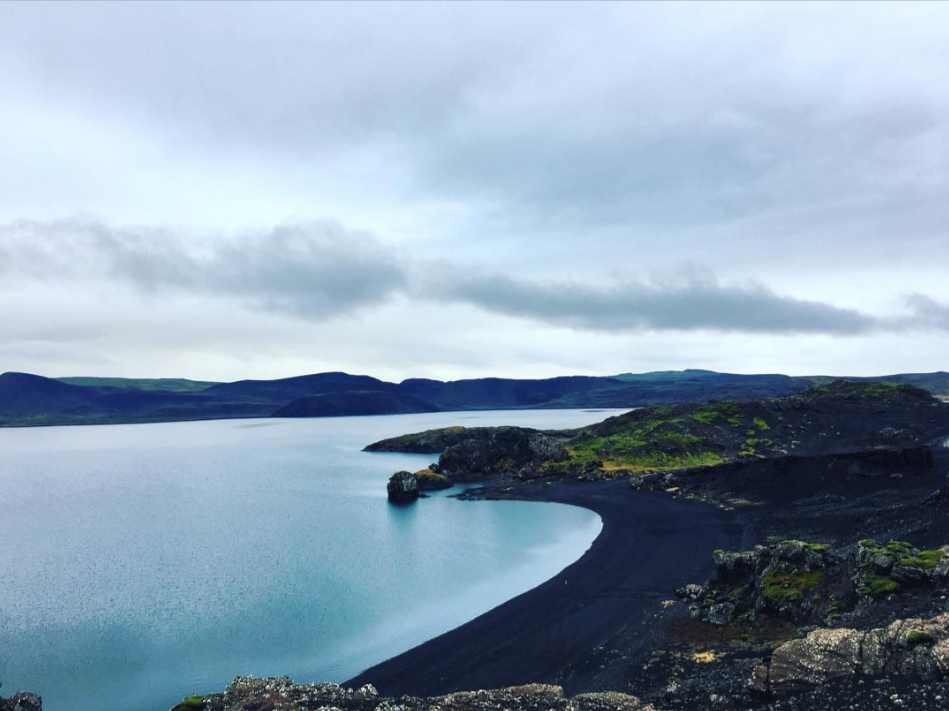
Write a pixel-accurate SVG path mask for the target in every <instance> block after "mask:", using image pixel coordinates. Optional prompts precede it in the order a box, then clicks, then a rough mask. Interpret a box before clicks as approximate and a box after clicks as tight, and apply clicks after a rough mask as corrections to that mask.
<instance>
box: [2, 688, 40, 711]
mask: <svg viewBox="0 0 949 711" xmlns="http://www.w3.org/2000/svg"><path fill="white" fill-rule="evenodd" d="M0 711H43V699H42V698H41V697H39V696H37V695H36V694H31V693H29V692H28V691H20V692H18V693H16V694H14V695H13V696H11V697H10V698H9V699H3V698H0Z"/></svg>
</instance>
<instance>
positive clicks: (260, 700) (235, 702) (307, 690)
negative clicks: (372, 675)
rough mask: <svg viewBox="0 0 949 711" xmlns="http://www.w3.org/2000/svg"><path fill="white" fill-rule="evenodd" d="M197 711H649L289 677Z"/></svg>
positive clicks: (498, 693)
mask: <svg viewBox="0 0 949 711" xmlns="http://www.w3.org/2000/svg"><path fill="white" fill-rule="evenodd" d="M198 708H200V709H201V711H252V710H253V711H257V710H260V711H264V710H265V709H276V708H279V709H282V710H284V711H316V709H336V710H338V711H377V710H379V711H382V710H383V709H389V710H391V711H497V710H498V709H508V711H654V709H653V707H651V706H649V705H647V704H644V703H642V702H641V701H640V700H639V699H637V698H636V697H635V696H630V695H628V694H623V693H619V692H613V691H607V692H600V693H592V694H579V695H577V696H574V697H568V696H566V695H565V694H564V691H563V688H562V687H559V686H551V685H548V684H525V685H523V686H513V687H508V688H504V689H491V690H481V691H459V692H455V693H453V694H447V695H446V696H435V697H428V698H417V697H412V696H402V697H397V698H383V697H380V696H379V694H378V692H377V691H376V690H375V688H373V687H372V686H371V685H369V684H367V685H366V686H363V687H361V688H359V689H347V688H345V687H341V686H339V685H337V684H306V685H303V684H294V683H293V680H292V679H290V678H289V677H285V676H282V677H278V678H266V679H254V678H252V677H237V678H236V679H235V680H234V681H233V682H232V683H231V684H230V686H228V687H227V689H226V690H225V691H224V693H222V694H209V695H208V696H205V697H203V698H202V705H201V706H200V707H198Z"/></svg>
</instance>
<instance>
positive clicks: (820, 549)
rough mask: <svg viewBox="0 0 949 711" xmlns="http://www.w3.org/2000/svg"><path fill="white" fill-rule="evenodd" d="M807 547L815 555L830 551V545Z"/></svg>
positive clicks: (820, 544)
mask: <svg viewBox="0 0 949 711" xmlns="http://www.w3.org/2000/svg"><path fill="white" fill-rule="evenodd" d="M807 547H808V549H809V550H812V551H814V552H815V553H826V552H827V551H829V550H830V544H829V543H808V544H807Z"/></svg>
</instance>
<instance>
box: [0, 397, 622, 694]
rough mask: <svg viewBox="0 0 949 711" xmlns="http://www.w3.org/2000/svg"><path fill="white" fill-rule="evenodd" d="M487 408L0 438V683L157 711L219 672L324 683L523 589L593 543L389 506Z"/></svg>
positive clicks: (550, 519)
mask: <svg viewBox="0 0 949 711" xmlns="http://www.w3.org/2000/svg"><path fill="white" fill-rule="evenodd" d="M611 414H616V411H595V412H591V411H586V412H584V411H577V410H556V411H550V410H547V411H506V412H504V411H496V412H465V413H435V414H422V415H395V416H387V417H347V418H328V419H308V420H226V421H214V422H190V423H172V424H155V425H119V426H101V427H100V426H94V427H50V428H36V429H6V430H0V541H2V546H0V681H2V682H3V684H4V689H3V690H4V692H5V694H10V693H13V691H15V690H17V689H29V690H32V691H34V692H36V693H39V694H41V695H42V696H43V697H44V708H46V709H47V711H101V710H102V709H122V711H165V710H166V709H168V708H169V707H170V706H172V705H173V704H174V703H175V702H176V701H178V700H180V699H181V698H182V697H183V696H185V695H187V694H189V693H192V692H196V693H201V692H207V691H214V690H219V689H221V688H222V687H223V686H224V685H225V684H226V683H227V682H228V681H230V680H231V679H232V678H233V677H234V676H236V675H237V674H254V675H257V676H262V675H272V674H289V675H291V676H293V677H295V678H296V679H297V680H298V681H318V680H328V681H342V680H344V679H347V678H349V677H350V676H353V675H355V674H356V673H358V672H359V671H361V670H362V669H364V668H366V667H367V666H370V665H372V664H374V663H377V662H380V661H382V660H383V659H386V658H388V657H390V656H393V655H394V654H397V653H399V652H401V651H404V650H406V649H409V648H410V647H412V646H414V645H416V644H418V643H420V642H422V641H424V640H426V639H429V638H431V637H433V636H435V635H437V634H440V633H441V632H444V631H447V630H449V629H451V628H453V627H456V626H457V625H459V624H461V623H463V622H465V621H467V620H469V619H472V618H473V617H476V616H477V615H479V614H481V613H482V612H485V611H487V610H489V609H491V608H492V607H494V606H496V605H498V604H499V603H501V602H503V601H505V600H507V599H509V598H511V597H514V596H515V595H517V594H520V593H521V592H524V591H526V590H529V589H531V588H532V587H535V586H536V585H538V584H540V583H541V582H543V581H544V580H546V579H548V578H550V577H552V576H553V575H554V574H556V573H557V572H558V571H559V570H561V569H562V568H564V567H565V566H567V565H568V564H570V563H571V562H573V561H574V560H576V559H577V558H578V557H579V556H580V555H582V553H583V552H584V551H585V550H586V549H587V548H588V547H589V545H590V543H591V542H592V541H593V539H594V538H595V537H596V535H597V534H598V533H599V530H600V525H601V524H600V520H599V517H597V516H596V515H595V514H593V513H592V512H590V511H587V510H584V509H580V508H576V507H571V506H564V505H559V504H545V503H526V502H503V501H502V502H497V501H495V502H489V501H477V502H461V501H457V500H454V499H451V498H448V496H446V495H444V494H441V495H437V496H433V497H432V498H430V499H426V500H422V501H420V502H418V503H417V504H415V505H412V506H408V507H395V506H390V505H389V504H388V503H387V501H386V498H385V482H386V479H387V478H388V476H389V475H390V474H391V473H392V472H393V471H396V470H398V469H417V468H420V467H422V466H424V465H425V464H427V463H428V462H430V461H432V460H433V457H432V456H429V455H403V454H378V453H377V454H369V453H365V452H361V451H360V449H361V448H362V447H363V446H365V445H366V444H369V443H370V442H373V441H376V440H378V439H381V438H383V437H389V436H393V435H397V434H403V433H406V432H413V431H418V430H422V429H428V428H431V427H443V426H448V425H452V424H464V425H495V424H517V425H526V426H532V427H541V428H543V427H551V428H555V427H572V426H578V425H581V424H587V423H590V422H596V421H599V420H602V419H604V418H605V417H607V416H609V415H611Z"/></svg>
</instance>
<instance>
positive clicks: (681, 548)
mask: <svg viewBox="0 0 949 711" xmlns="http://www.w3.org/2000/svg"><path fill="white" fill-rule="evenodd" d="M933 449H934V454H935V463H934V466H933V465H928V466H920V467H913V466H906V467H904V466H900V467H898V469H899V471H897V469H894V468H893V466H892V465H891V464H889V463H886V464H885V465H883V466H880V467H877V468H876V469H874V467H872V466H870V465H869V464H868V463H867V460H866V459H865V458H861V456H860V455H852V456H840V457H813V458H808V457H803V458H790V459H788V460H782V461H777V462H760V463H757V464H755V465H753V466H750V467H747V468H743V469H742V470H740V471H732V470H729V469H725V470H722V471H721V472H718V473H713V472H709V473H708V474H706V475H703V476H702V478H701V479H696V480H695V481H696V482H697V485H696V486H695V487H694V488H693V490H691V491H690V492H688V493H689V495H690V496H691V497H692V498H684V497H682V493H685V492H679V493H669V492H662V491H659V492H644V491H636V490H633V489H632V488H631V487H630V486H629V483H628V482H627V481H625V480H618V481H612V482H599V483H589V482H561V483H553V484H547V485H538V484H527V485H524V484H519V485H517V484H516V485H514V486H504V487H500V486H497V485H489V486H488V487H487V488H486V489H484V490H483V492H482V494H481V495H482V496H485V497H490V498H512V499H521V500H537V501H553V502H560V503H566V504H573V505H577V506H584V507H586V508H589V509H591V510H593V511H595V512H596V513H597V514H599V515H600V517H601V518H602V520H603V530H602V532H601V533H600V535H599V536H598V537H597V539H596V540H595V541H594V543H593V544H592V546H591V547H590V550H589V551H588V552H587V553H586V554H585V555H584V556H583V557H581V558H580V560H578V561H576V562H575V563H574V564H572V565H571V566H569V567H568V568H566V569H565V570H564V571H562V572H561V573H560V574H559V575H557V576H556V577H555V578H553V579H552V580H549V581H547V582H546V583H544V584H542V585H540V586H538V587H537V588H534V589H533V590H530V591H528V592H526V593H524V594H523V595H520V596H519V597H517V598H514V599H513V600H510V601H508V602H507V603H505V604H503V605H500V606H499V607H497V608H495V609H493V610H491V611H489V612H487V613H485V614H484V615H481V616H480V617H478V618H476V619H474V620H472V621H471V622H469V623H467V624H465V625H462V626H461V627H458V628H456V629H454V630H452V631H450V632H448V633H446V634H444V635H441V636H439V637H437V638H435V639H433V640H430V641H428V642H426V643H424V644H421V645H419V646H418V647H416V648H414V649H411V650H409V651H407V652H405V653H403V654H400V655H398V656H396V657H394V658H392V659H389V660H387V661H385V662H383V663H381V664H378V665H376V666H374V667H372V668H370V669H368V670H366V671H364V672H363V673H361V674H359V675H358V676H357V677H355V678H353V679H351V680H349V681H347V682H345V685H347V686H354V687H356V686H359V685H361V684H366V683H371V684H373V685H374V686H376V687H377V688H378V689H379V691H380V692H381V693H382V694H384V695H391V696H398V695H412V696H430V695H438V694H444V693H449V692H452V691H457V690H463V689H468V690H470V689H489V688H497V687H503V686H510V685H517V684H523V683H527V682H546V683H553V684H559V685H561V686H563V687H564V689H565V690H566V691H567V693H569V694H577V693H583V692H587V691H601V690H604V689H615V690H624V689H625V690H629V691H631V692H632V693H635V694H637V695H644V694H645V695H646V696H651V695H652V694H653V693H655V692H656V691H657V690H661V689H664V688H666V686H667V684H668V683H669V682H670V681H672V680H674V679H675V678H676V677H680V678H682V677H684V678H690V679H692V683H693V684H694V685H695V686H696V687H698V691H697V692H696V693H695V694H692V693H689V692H684V691H683V690H680V691H678V692H676V693H674V694H673V695H672V700H670V698H668V695H667V696H666V697H664V698H663V705H664V706H666V707H669V708H690V707H694V706H690V705H694V704H695V703H698V704H699V706H702V702H701V700H702V699H705V701H707V699H708V688H709V687H710V686H715V687H718V688H720V689H722V690H727V692H728V693H729V694H739V695H740V694H742V689H743V685H744V681H745V680H746V679H747V676H748V674H749V673H750V670H751V669H752V668H753V665H754V663H755V662H754V657H755V656H760V655H761V651H760V650H758V651H750V652H749V654H748V659H747V660H746V661H743V660H742V656H743V655H742V654H741V653H739V654H738V657H737V658H736V659H734V660H733V661H734V664H732V665H731V666H726V667H722V666H721V665H706V664H701V663H698V664H696V663H692V662H691V661H689V659H688V657H690V656H691V655H690V654H685V655H684V656H683V655H682V654H681V651H682V650H684V649H688V650H694V649H696V648H701V647H703V645H709V646H708V647H704V648H710V647H715V646H716V645H718V646H720V645H721V643H722V642H727V640H723V639H717V638H714V635H713V637H708V636H707V635H709V634H710V632H709V630H708V629H707V627H708V626H705V627H702V626H700V625H695V624H694V623H692V622H690V621H689V615H688V612H687V610H686V609H685V607H684V606H683V605H681V604H672V605H670V604H669V603H668V601H670V600H672V599H674V591H675V590H676V588H678V587H679V586H681V585H684V584H686V583H689V582H694V581H704V580H705V579H707V578H708V577H709V576H710V575H711V574H712V572H713V568H714V565H713V562H712V555H711V554H712V551H713V550H715V549H716V548H722V549H726V550H747V549H750V548H751V547H752V546H754V545H755V544H757V543H763V542H765V540H772V541H773V540H781V539H782V538H786V537H795V536H799V537H804V538H806V539H807V540H817V541H835V542H839V543H846V542H849V541H855V540H857V539H859V538H861V537H864V536H867V535H871V536H879V537H884V538H885V537H892V538H901V539H903V538H908V539H910V540H914V541H918V542H920V543H927V544H930V545H937V544H941V543H943V542H945V541H947V540H949V497H947V496H943V497H936V498H935V499H934V493H933V492H938V491H940V490H944V487H945V481H946V472H947V471H949V450H947V449H945V448H943V447H939V446H934V448H933ZM855 463H856V464H858V465H859V466H860V467H861V468H862V469H863V472H862V473H861V474H860V475H859V476H851V475H846V472H852V471H853V467H854V465H855ZM698 482H701V483H698ZM735 494H738V497H739V498H740V499H741V500H742V501H744V502H745V504H740V505H738V506H736V507H735V508H734V509H729V508H728V507H726V508H717V507H714V506H711V505H706V504H703V503H699V502H698V501H696V500H695V498H696V497H697V498H703V499H707V500H718V501H720V502H721V501H722V500H730V501H734V498H735ZM421 505H423V506H424V502H422V504H421ZM664 603H665V604H664ZM670 650H679V652H675V651H673V652H672V653H671V656H670ZM683 659H685V661H683ZM657 660H658V661H657ZM683 664H684V666H683ZM708 674H711V675H712V676H713V677H714V679H711V680H710V679H709V678H707V675H708ZM709 681H711V683H709ZM703 685H704V688H703ZM822 693H825V694H826V693H830V692H822ZM833 693H834V694H836V695H835V696H832V697H829V698H830V701H828V698H824V697H819V698H816V699H811V701H806V700H805V699H803V698H802V699H800V704H802V705H800V708H805V709H809V708H819V707H823V706H821V704H825V703H836V701H835V700H839V698H848V697H849V695H852V694H853V693H854V691H853V690H846V689H845V690H843V691H839V690H838V691H837V692H833ZM838 697H839V698H838ZM742 698H743V700H744V701H747V699H744V697H742ZM736 699H737V697H733V700H736ZM672 701H674V703H673V702H672ZM796 703H797V702H796ZM808 704H810V705H808ZM814 704H817V705H816V706H815V705H814ZM706 705H707V704H706ZM738 706H739V705H737V701H736V706H735V707H736V708H737V707H738Z"/></svg>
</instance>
